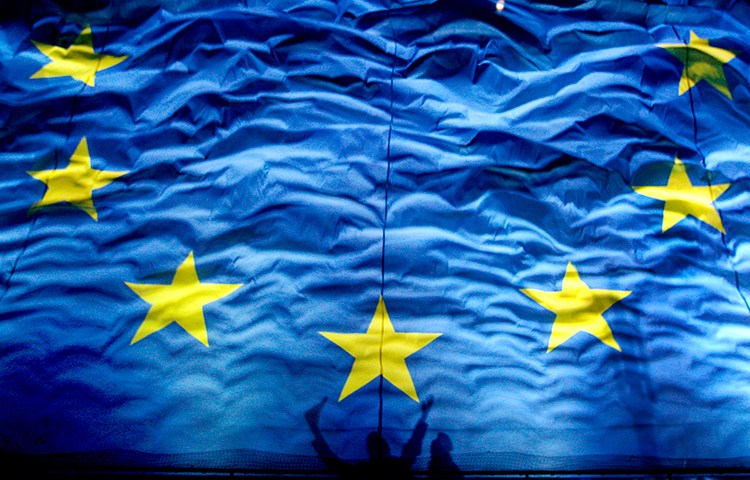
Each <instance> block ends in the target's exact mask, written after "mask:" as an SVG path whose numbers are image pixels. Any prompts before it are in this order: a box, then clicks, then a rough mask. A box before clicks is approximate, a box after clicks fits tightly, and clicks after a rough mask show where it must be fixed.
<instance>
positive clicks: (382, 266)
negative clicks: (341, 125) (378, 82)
mask: <svg viewBox="0 0 750 480" xmlns="http://www.w3.org/2000/svg"><path fill="white" fill-rule="evenodd" d="M388 18H389V19H390V10H389V11H388ZM391 35H392V37H393V63H392V65H391V76H390V85H389V94H390V104H389V111H390V115H391V118H390V120H389V122H388V138H387V141H386V149H385V155H386V163H387V166H386V173H385V198H384V208H383V236H382V243H381V249H380V298H381V299H382V301H383V309H382V311H381V314H380V350H379V355H380V359H379V360H380V377H378V378H379V381H380V384H379V386H378V398H379V408H378V433H379V434H380V435H381V436H382V433H383V325H384V324H385V315H386V306H385V232H386V228H387V226H388V194H389V191H390V184H391V136H392V134H393V117H394V112H393V77H394V75H395V73H396V61H397V57H396V50H397V48H398V45H397V42H396V32H395V30H391Z"/></svg>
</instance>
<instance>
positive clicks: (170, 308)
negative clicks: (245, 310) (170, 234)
mask: <svg viewBox="0 0 750 480" xmlns="http://www.w3.org/2000/svg"><path fill="white" fill-rule="evenodd" d="M125 285H127V286H128V287H130V289H131V290H133V291H134V292H135V293H137V294H138V296H140V297H141V298H142V299H143V300H145V301H146V302H148V303H150V304H151V308H150V309H149V311H148V313H147V314H146V319H145V320H143V323H142V324H141V326H140V327H139V328H138V331H137V332H135V335H134V336H133V340H131V342H130V344H131V345H133V344H134V343H135V342H137V341H139V340H142V339H143V338H145V337H147V336H149V335H151V334H152V333H155V332H158V331H159V330H161V329H162V328H164V327H166V326H167V325H169V324H171V323H173V322H176V323H177V324H178V325H179V326H181V327H182V328H184V329H185V330H186V331H187V332H188V333H189V334H190V335H192V336H193V337H195V338H197V339H198V340H200V342H201V343H202V344H204V345H205V346H208V332H207V331H206V320H205V318H204V317H203V306H204V305H206V304H207V303H211V302H213V301H216V300H218V299H220V298H222V297H224V296H226V295H229V294H230V293H232V292H233V291H235V290H236V289H238V288H239V287H241V286H242V284H220V283H201V282H200V280H198V272H197V271H196V270H195V260H194V259H193V252H190V254H189V255H188V256H187V258H186V259H185V261H184V262H182V264H181V265H180V266H179V267H177V271H175V274H174V279H173V280H172V283H171V284H169V285H162V284H149V283H129V282H125Z"/></svg>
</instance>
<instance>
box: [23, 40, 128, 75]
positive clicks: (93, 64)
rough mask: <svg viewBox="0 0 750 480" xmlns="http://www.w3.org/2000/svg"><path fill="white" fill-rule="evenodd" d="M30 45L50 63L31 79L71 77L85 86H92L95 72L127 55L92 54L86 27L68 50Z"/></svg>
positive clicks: (118, 61)
mask: <svg viewBox="0 0 750 480" xmlns="http://www.w3.org/2000/svg"><path fill="white" fill-rule="evenodd" d="M32 43H33V44H34V45H35V46H36V48H38V49H39V51H40V52H42V53H43V54H45V55H46V56H47V57H48V58H49V59H50V60H51V61H50V62H49V63H48V64H46V65H45V66H43V67H42V68H40V69H39V70H38V71H37V72H36V73H35V74H34V75H32V76H31V78H52V77H73V78H75V79H76V80H79V81H81V82H83V83H85V84H86V85H89V86H91V87H93V86H94V78H95V77H96V72H99V71H101V70H106V69H108V68H109V67H113V66H115V65H117V64H118V63H120V62H122V61H123V60H125V59H126V58H128V56H127V55H123V56H120V57H113V56H111V55H105V54H102V53H96V52H94V42H93V35H92V34H91V28H90V27H86V28H85V29H83V31H82V32H81V33H80V35H78V38H77V39H76V41H75V42H73V44H72V45H71V46H69V47H68V48H62V47H58V46H55V45H47V44H46V43H40V42H35V41H33V40H32Z"/></svg>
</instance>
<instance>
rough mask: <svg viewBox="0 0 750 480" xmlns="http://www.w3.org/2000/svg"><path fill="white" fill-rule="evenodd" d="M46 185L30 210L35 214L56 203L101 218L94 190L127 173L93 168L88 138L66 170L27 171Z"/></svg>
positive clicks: (77, 148) (77, 149)
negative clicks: (97, 209)
mask: <svg viewBox="0 0 750 480" xmlns="http://www.w3.org/2000/svg"><path fill="white" fill-rule="evenodd" d="M26 173H28V174H29V175H31V176H32V177H34V178H36V179H37V180H39V181H42V182H44V183H46V184H47V191H46V192H44V196H43V197H42V199H41V200H39V201H38V202H36V203H35V204H34V205H32V206H31V209H29V213H30V214H33V213H34V212H36V211H37V210H38V209H39V208H41V207H43V206H45V205H52V204H54V203H60V202H68V203H71V204H73V205H75V206H76V207H78V208H80V209H81V210H83V211H84V212H86V213H88V214H89V215H90V216H91V218H93V219H94V220H97V219H98V216H97V213H96V208H94V201H93V199H92V198H91V194H92V192H93V191H94V190H97V189H100V188H102V187H104V186H106V185H108V184H109V183H110V182H112V180H114V179H115V178H118V177H120V176H122V175H125V174H126V173H128V172H126V171H125V172H108V171H104V170H97V169H95V168H91V156H90V155H89V147H88V143H87V142H86V137H83V139H82V140H81V141H80V142H79V143H78V147H76V150H75V152H73V155H72V156H71V157H70V163H69V164H68V166H67V167H65V168H62V169H56V170H41V171H32V172H26Z"/></svg>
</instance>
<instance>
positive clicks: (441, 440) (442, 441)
mask: <svg viewBox="0 0 750 480" xmlns="http://www.w3.org/2000/svg"><path fill="white" fill-rule="evenodd" d="M452 450H453V442H451V439H450V437H449V436H448V434H447V433H445V432H438V434H437V436H436V437H435V440H433V441H432V443H431V444H430V465H429V467H428V470H427V472H428V474H429V476H430V477H434V478H446V479H459V478H463V474H462V473H461V469H459V468H458V465H456V463H455V462H454V461H453V457H451V451H452Z"/></svg>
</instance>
